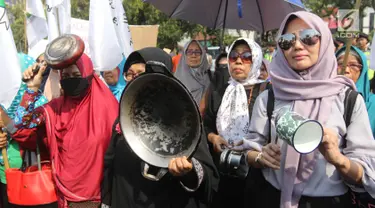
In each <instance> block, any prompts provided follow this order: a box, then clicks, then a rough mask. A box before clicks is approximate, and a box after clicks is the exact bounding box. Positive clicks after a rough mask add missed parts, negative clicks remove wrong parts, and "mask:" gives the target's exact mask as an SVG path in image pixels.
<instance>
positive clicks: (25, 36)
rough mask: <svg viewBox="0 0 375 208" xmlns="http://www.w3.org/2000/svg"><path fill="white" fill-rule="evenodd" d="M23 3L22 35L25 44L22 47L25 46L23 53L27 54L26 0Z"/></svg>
mask: <svg viewBox="0 0 375 208" xmlns="http://www.w3.org/2000/svg"><path fill="white" fill-rule="evenodd" d="M23 3H24V14H25V21H24V30H25V33H24V34H25V35H24V39H25V45H24V47H25V51H24V52H25V54H27V52H28V45H27V12H26V4H27V3H26V0H24V1H23Z"/></svg>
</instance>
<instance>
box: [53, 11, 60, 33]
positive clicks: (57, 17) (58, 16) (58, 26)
mask: <svg viewBox="0 0 375 208" xmlns="http://www.w3.org/2000/svg"><path fill="white" fill-rule="evenodd" d="M54 9H56V22H57V32H58V33H59V36H60V35H61V29H60V15H59V7H55V8H54Z"/></svg>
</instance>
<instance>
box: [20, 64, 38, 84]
mask: <svg viewBox="0 0 375 208" xmlns="http://www.w3.org/2000/svg"><path fill="white" fill-rule="evenodd" d="M39 69H40V65H37V66H36V67H35V68H34V69H33V77H34V76H35V75H36V74H38V72H39ZM27 81H29V79H25V78H24V77H22V82H27Z"/></svg>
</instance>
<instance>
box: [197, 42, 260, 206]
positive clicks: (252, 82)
mask: <svg viewBox="0 0 375 208" xmlns="http://www.w3.org/2000/svg"><path fill="white" fill-rule="evenodd" d="M229 51H230V52H229V54H228V66H229V74H230V77H231V78H230V81H229V84H225V85H224V86H221V87H220V88H218V89H215V88H212V89H210V92H209V98H208V100H207V108H206V112H205V115H204V126H205V130H206V132H207V137H208V141H209V144H210V147H211V152H212V156H213V158H214V161H215V163H216V165H217V167H218V168H219V171H220V172H221V173H222V174H221V180H220V184H219V191H218V194H217V196H216V197H215V198H214V202H213V203H214V204H215V206H214V207H231V206H234V207H243V201H244V198H243V197H244V188H245V180H244V177H245V176H246V175H244V176H242V177H243V178H242V179H241V178H236V177H233V176H228V174H227V172H226V171H223V170H222V168H221V167H220V166H221V164H220V158H221V157H222V152H223V150H224V149H228V148H229V149H230V148H232V147H233V145H234V144H235V143H238V141H241V140H242V139H243V138H246V137H247V136H248V135H249V134H250V132H249V131H248V129H249V125H250V121H251V120H252V118H251V112H252V109H253V106H254V103H255V100H256V98H257V97H258V95H259V94H260V93H261V92H262V91H263V90H264V89H265V87H266V84H267V83H266V82H264V80H260V79H258V77H259V75H260V67H261V65H262V57H263V55H262V49H261V47H260V46H259V45H258V44H257V43H256V42H254V41H253V40H249V39H243V38H240V39H237V40H236V41H235V42H234V43H233V44H232V46H231V47H230V50H229ZM245 165H246V163H245ZM244 168H246V171H247V166H246V167H244Z"/></svg>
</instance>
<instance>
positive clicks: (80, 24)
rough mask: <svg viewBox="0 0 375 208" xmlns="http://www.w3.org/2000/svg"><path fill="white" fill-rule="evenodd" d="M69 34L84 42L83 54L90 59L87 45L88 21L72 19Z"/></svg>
mask: <svg viewBox="0 0 375 208" xmlns="http://www.w3.org/2000/svg"><path fill="white" fill-rule="evenodd" d="M71 33H72V34H75V35H78V36H79V37H81V38H82V40H83V41H84V42H85V54H86V55H88V56H89V57H91V54H90V45H89V21H88V20H82V19H76V18H72V19H71Z"/></svg>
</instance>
